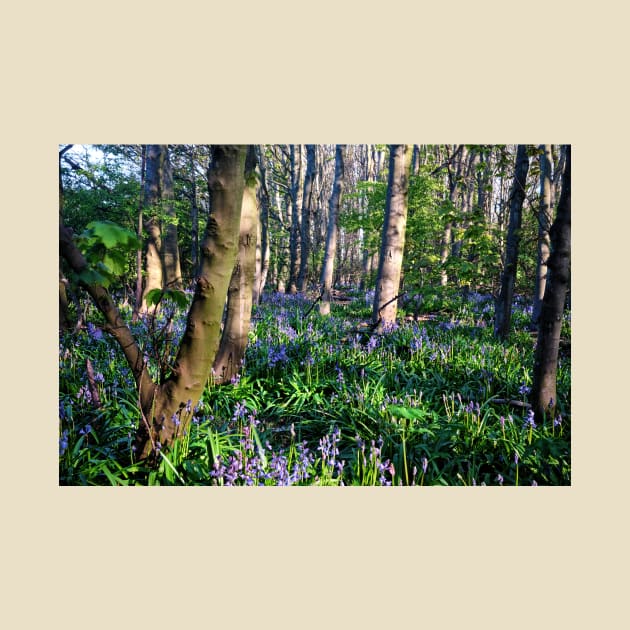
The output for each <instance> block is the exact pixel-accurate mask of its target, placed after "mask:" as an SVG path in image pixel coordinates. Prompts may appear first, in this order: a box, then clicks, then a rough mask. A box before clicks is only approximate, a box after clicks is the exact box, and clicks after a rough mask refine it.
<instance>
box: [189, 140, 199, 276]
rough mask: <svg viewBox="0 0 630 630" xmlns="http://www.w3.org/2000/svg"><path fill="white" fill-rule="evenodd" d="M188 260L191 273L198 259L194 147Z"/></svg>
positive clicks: (195, 269) (191, 164) (191, 163)
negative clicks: (190, 265)
mask: <svg viewBox="0 0 630 630" xmlns="http://www.w3.org/2000/svg"><path fill="white" fill-rule="evenodd" d="M190 223H191V228H190V261H191V264H192V269H193V274H195V273H196V271H197V264H198V261H199V205H198V203H197V176H196V173H195V147H194V146H193V147H191V148H190Z"/></svg>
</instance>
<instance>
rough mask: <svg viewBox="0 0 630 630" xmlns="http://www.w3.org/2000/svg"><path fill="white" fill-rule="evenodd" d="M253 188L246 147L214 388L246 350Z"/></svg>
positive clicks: (254, 226)
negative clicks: (233, 260) (235, 246)
mask: <svg viewBox="0 0 630 630" xmlns="http://www.w3.org/2000/svg"><path fill="white" fill-rule="evenodd" d="M257 188H258V179H257V176H256V153H255V149H254V145H250V146H249V148H248V151H247V159H246V161H245V190H244V192H243V206H242V210H241V225H240V237H239V244H238V256H237V258H236V264H235V265H234V270H233V272H232V278H231V279H230V286H229V288H228V299H227V306H226V317H225V324H224V326H223V333H222V335H221V343H220V344H219V351H218V352H217V355H216V357H215V359H214V365H213V368H212V369H213V373H214V379H215V383H218V384H221V383H229V382H230V381H231V380H232V378H233V377H234V376H236V375H237V374H238V373H239V371H240V369H241V365H242V363H243V358H244V356H245V349H246V347H247V336H248V334H249V323H250V320H251V314H252V298H253V289H254V276H255V272H256V242H257V238H256V237H257V230H258V201H257V194H256V193H257Z"/></svg>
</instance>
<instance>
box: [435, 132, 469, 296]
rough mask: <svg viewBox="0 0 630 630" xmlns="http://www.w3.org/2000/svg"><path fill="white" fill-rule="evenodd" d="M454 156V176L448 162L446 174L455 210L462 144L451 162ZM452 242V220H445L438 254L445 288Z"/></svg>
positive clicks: (463, 152) (464, 155) (461, 161)
mask: <svg viewBox="0 0 630 630" xmlns="http://www.w3.org/2000/svg"><path fill="white" fill-rule="evenodd" d="M455 155H458V159H457V167H456V172H455V175H454V176H453V174H452V170H451V165H450V162H449V165H448V173H449V201H450V205H451V207H452V209H453V210H454V209H455V202H456V200H457V194H458V192H459V184H460V178H461V174H462V166H463V164H464V161H465V159H466V147H464V145H463V144H460V145H459V147H457V149H455V153H454V154H453V156H452V158H451V160H453V159H454V158H455ZM452 240H453V220H452V219H447V221H446V225H445V226H444V232H443V234H442V247H441V252H440V264H441V266H442V270H441V271H440V285H441V286H443V287H445V286H446V285H447V284H448V273H447V271H446V269H445V268H444V265H445V264H446V261H447V260H448V257H449V255H450V251H451V243H452Z"/></svg>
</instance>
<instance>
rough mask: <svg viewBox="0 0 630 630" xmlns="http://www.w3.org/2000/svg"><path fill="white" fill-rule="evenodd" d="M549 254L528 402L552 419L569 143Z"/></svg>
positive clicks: (567, 231) (564, 276)
mask: <svg viewBox="0 0 630 630" xmlns="http://www.w3.org/2000/svg"><path fill="white" fill-rule="evenodd" d="M549 235H550V240H551V255H550V256H549V260H548V262H547V267H548V274H547V285H546V287H545V296H544V298H543V303H542V309H541V313H540V321H539V326H538V342H537V344H536V353H535V355H534V370H533V378H532V392H531V398H530V402H531V405H532V408H533V410H534V420H535V421H536V422H544V420H545V418H547V419H553V418H555V415H556V414H555V411H556V405H557V399H556V375H557V372H558V350H559V347H560V333H561V330H562V316H563V313H564V306H565V300H566V296H567V291H568V289H569V281H570V275H569V274H570V268H571V146H570V145H569V146H567V147H566V163H565V165H564V172H563V174H562V191H561V193H560V201H559V203H558V213H557V215H556V219H555V221H554V222H553V225H552V226H551V229H550V230H549Z"/></svg>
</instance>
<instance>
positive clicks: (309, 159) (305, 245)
mask: <svg viewBox="0 0 630 630" xmlns="http://www.w3.org/2000/svg"><path fill="white" fill-rule="evenodd" d="M314 177H315V145H314V144H307V145H306V175H305V177H304V193H303V195H302V226H301V247H300V272H299V274H298V290H299V291H305V290H306V287H307V280H308V257H309V254H310V251H311V214H312V212H313V179H314Z"/></svg>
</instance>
